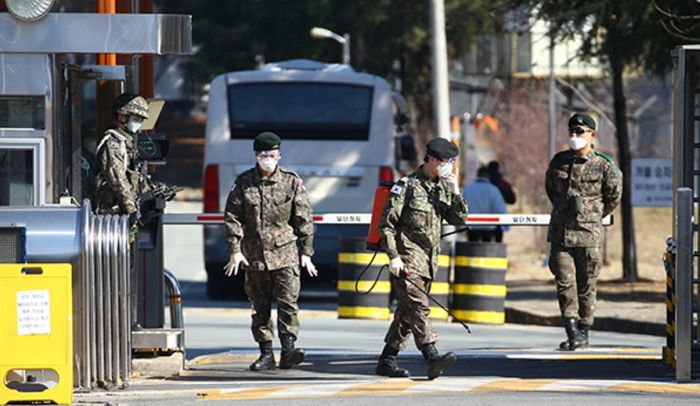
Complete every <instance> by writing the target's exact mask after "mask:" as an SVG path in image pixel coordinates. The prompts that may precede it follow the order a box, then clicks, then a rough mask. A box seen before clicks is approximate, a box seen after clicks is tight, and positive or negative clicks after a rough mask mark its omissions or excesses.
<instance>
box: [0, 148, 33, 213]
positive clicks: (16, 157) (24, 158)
mask: <svg viewBox="0 0 700 406" xmlns="http://www.w3.org/2000/svg"><path fill="white" fill-rule="evenodd" d="M33 204H34V152H33V151H32V150H31V149H0V206H31V205H33Z"/></svg>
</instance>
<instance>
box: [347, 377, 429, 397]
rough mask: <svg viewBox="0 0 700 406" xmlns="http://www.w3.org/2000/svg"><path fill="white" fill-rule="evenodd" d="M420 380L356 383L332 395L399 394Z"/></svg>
mask: <svg viewBox="0 0 700 406" xmlns="http://www.w3.org/2000/svg"><path fill="white" fill-rule="evenodd" d="M420 383H422V382H420V381H410V380H401V381H384V382H375V383H367V384H362V385H357V386H354V387H352V388H347V389H344V390H342V391H340V392H338V393H336V394H335V395H333V396H385V395H401V394H402V393H401V392H402V391H403V390H405V389H408V388H410V387H412V386H415V385H418V384H420Z"/></svg>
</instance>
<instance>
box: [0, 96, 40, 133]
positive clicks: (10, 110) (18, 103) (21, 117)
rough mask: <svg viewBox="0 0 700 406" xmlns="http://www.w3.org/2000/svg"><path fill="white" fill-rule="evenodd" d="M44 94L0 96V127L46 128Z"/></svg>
mask: <svg viewBox="0 0 700 406" xmlns="http://www.w3.org/2000/svg"><path fill="white" fill-rule="evenodd" d="M45 116H46V111H45V108H44V97H43V96H0V128H32V129H35V130H44V129H46V126H45V123H44V118H45Z"/></svg>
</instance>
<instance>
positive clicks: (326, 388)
mask: <svg viewBox="0 0 700 406" xmlns="http://www.w3.org/2000/svg"><path fill="white" fill-rule="evenodd" d="M357 384H358V383H357V382H351V383H331V384H318V385H304V386H297V387H293V388H287V389H280V390H277V391H274V392H272V393H270V394H269V396H270V397H292V398H293V397H302V396H303V397H307V396H330V395H335V394H336V393H338V392H342V391H343V390H345V389H347V388H350V387H353V386H356V385H357Z"/></svg>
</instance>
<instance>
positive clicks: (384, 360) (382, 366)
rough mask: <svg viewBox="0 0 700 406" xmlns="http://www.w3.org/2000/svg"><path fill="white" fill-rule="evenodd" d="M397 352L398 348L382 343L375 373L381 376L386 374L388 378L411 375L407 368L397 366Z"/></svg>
mask: <svg viewBox="0 0 700 406" xmlns="http://www.w3.org/2000/svg"><path fill="white" fill-rule="evenodd" d="M398 354H399V350H397V349H396V348H393V347H391V346H390V345H389V344H386V345H384V350H382V355H380V356H379V361H378V362H377V369H376V370H375V373H376V374H377V375H381V376H388V377H389V378H408V377H409V376H411V374H409V373H408V371H407V370H405V369H403V368H399V362H398V361H397V360H396V356H397V355H398Z"/></svg>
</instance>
